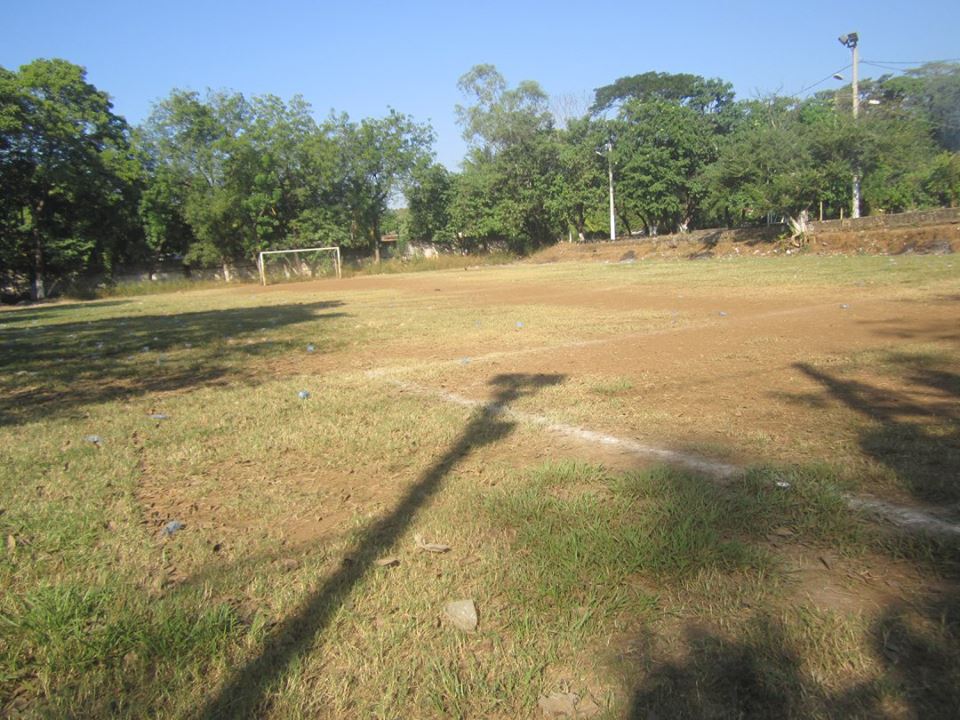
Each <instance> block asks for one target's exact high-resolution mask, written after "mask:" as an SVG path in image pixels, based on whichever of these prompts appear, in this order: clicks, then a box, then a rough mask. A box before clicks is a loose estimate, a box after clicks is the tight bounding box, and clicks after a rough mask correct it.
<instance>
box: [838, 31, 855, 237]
mask: <svg viewBox="0 0 960 720" xmlns="http://www.w3.org/2000/svg"><path fill="white" fill-rule="evenodd" d="M837 40H839V41H840V44H841V45H843V46H844V47H848V48H850V52H852V53H853V73H852V80H853V81H852V83H851V89H852V91H853V118H854V120H856V119H857V115H859V111H860V94H859V87H858V84H857V74H858V71H859V60H860V53H859V52H858V51H857V46H858V45H859V44H860V36H859V35H858V34H857V33H855V32H852V33H847V34H846V35H841V36H840V37H838V38H837ZM834 77H836V76H834ZM850 217H854V218H858V217H860V170H859V168H857V169H855V170H854V172H853V200H852V203H851V208H850Z"/></svg>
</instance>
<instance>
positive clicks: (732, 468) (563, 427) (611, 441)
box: [366, 370, 960, 536]
mask: <svg viewBox="0 0 960 720" xmlns="http://www.w3.org/2000/svg"><path fill="white" fill-rule="evenodd" d="M366 374H367V376H368V377H370V378H379V379H382V380H385V381H386V382H388V383H389V384H390V385H393V386H394V387H397V388H400V389H401V390H404V391H407V392H412V393H416V394H418V395H424V396H429V397H435V398H439V399H441V400H445V401H446V402H449V403H453V404H455V405H460V406H462V407H466V408H470V409H481V410H483V411H484V412H486V413H489V414H491V415H502V416H504V417H507V418H509V419H511V420H516V421H518V422H522V423H526V424H528V425H536V426H538V427H542V428H544V429H546V430H549V431H550V432H552V433H554V434H556V435H562V436H564V437H569V438H574V439H577V440H580V441H582V442H587V443H593V444H595V445H604V446H606V447H610V448H614V449H617V450H620V451H621V452H625V453H629V454H632V455H636V456H637V457H640V458H643V459H651V458H653V459H656V460H660V461H663V462H666V463H671V464H673V465H681V466H683V467H687V468H690V469H692V470H697V471H699V472H702V473H704V474H706V475H708V476H711V477H713V478H715V479H717V480H727V479H729V478H731V477H733V476H735V475H737V474H739V473H741V472H743V468H742V467H738V466H736V465H730V464H728V463H721V462H715V461H713V460H707V459H706V458H702V457H699V456H697V455H692V454H689V453H682V452H678V451H676V450H667V449H666V448H659V447H654V446H653V445H646V444H644V443H640V442H637V441H636V440H631V439H629V438H620V437H616V436H615V435H608V434H606V433H602V432H597V431H595V430H589V429H587V428H583V427H578V426H576V425H568V424H567V423H561V422H555V421H553V420H551V419H550V418H548V417H545V416H543V415H536V414H534V413H528V412H523V411H521V410H512V409H510V408H508V407H505V406H503V405H501V404H498V403H484V402H482V401H480V400H473V399H471V398H468V397H464V396H463V395H458V394H456V393H452V392H448V391H446V390H436V389H432V388H427V387H423V386H422V385H417V384H415V383H410V382H405V381H403V380H397V379H395V378H391V377H388V376H387V372H386V371H385V370H370V371H368V372H367V373H366ZM844 499H845V500H846V502H847V506H848V507H850V508H851V509H853V510H857V511H862V512H866V513H869V514H871V515H875V516H877V517H879V518H881V519H883V520H886V521H887V522H889V523H891V524H892V525H896V526H897V527H899V528H901V529H903V530H908V531H915V532H926V533H929V534H933V535H955V536H960V525H957V524H955V523H951V522H947V521H946V520H941V519H940V518H938V517H935V516H933V515H931V514H929V513H926V512H923V511H921V510H917V509H915V508H907V507H903V506H900V505H893V504H891V503H887V502H884V501H883V500H878V499H876V498H871V497H858V496H855V495H844Z"/></svg>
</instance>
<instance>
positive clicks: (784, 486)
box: [777, 480, 790, 489]
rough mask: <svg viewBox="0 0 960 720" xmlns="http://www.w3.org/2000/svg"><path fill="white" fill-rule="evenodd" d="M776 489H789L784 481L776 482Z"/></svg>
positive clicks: (788, 484) (788, 485)
mask: <svg viewBox="0 0 960 720" xmlns="http://www.w3.org/2000/svg"><path fill="white" fill-rule="evenodd" d="M777 487H778V488H784V489H786V488H788V487H790V483H788V482H787V481H786V480H777Z"/></svg>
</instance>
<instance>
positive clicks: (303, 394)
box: [297, 390, 310, 400]
mask: <svg viewBox="0 0 960 720" xmlns="http://www.w3.org/2000/svg"><path fill="white" fill-rule="evenodd" d="M297 397H298V398H300V399H301V400H306V399H307V398H309V397H310V392H309V391H307V390H301V391H300V392H298V393H297Z"/></svg>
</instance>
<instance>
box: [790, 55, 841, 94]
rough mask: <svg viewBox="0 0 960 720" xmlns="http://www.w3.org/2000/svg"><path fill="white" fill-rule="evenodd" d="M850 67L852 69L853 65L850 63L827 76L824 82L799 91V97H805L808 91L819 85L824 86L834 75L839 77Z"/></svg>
mask: <svg viewBox="0 0 960 720" xmlns="http://www.w3.org/2000/svg"><path fill="white" fill-rule="evenodd" d="M850 67H852V63H848V64H846V65H844V66H843V67H842V68H840V69H839V70H834V71H833V72H832V73H830V74H829V75H827V76H826V77H825V78H823V79H822V80H817V81H816V82H815V83H811V84H810V85H807V86H806V87H805V88H803V89H802V90H799V91H797V95H803V94H804V93H805V92H807V90H812V89H813V88H815V87H816V86H817V85H822V84H823V83H825V82H826V81H827V80H830V79H831V78H832V77H833V76H834V75H839V74H840V73H842V72H843V71H844V70H848V69H849V68H850Z"/></svg>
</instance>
